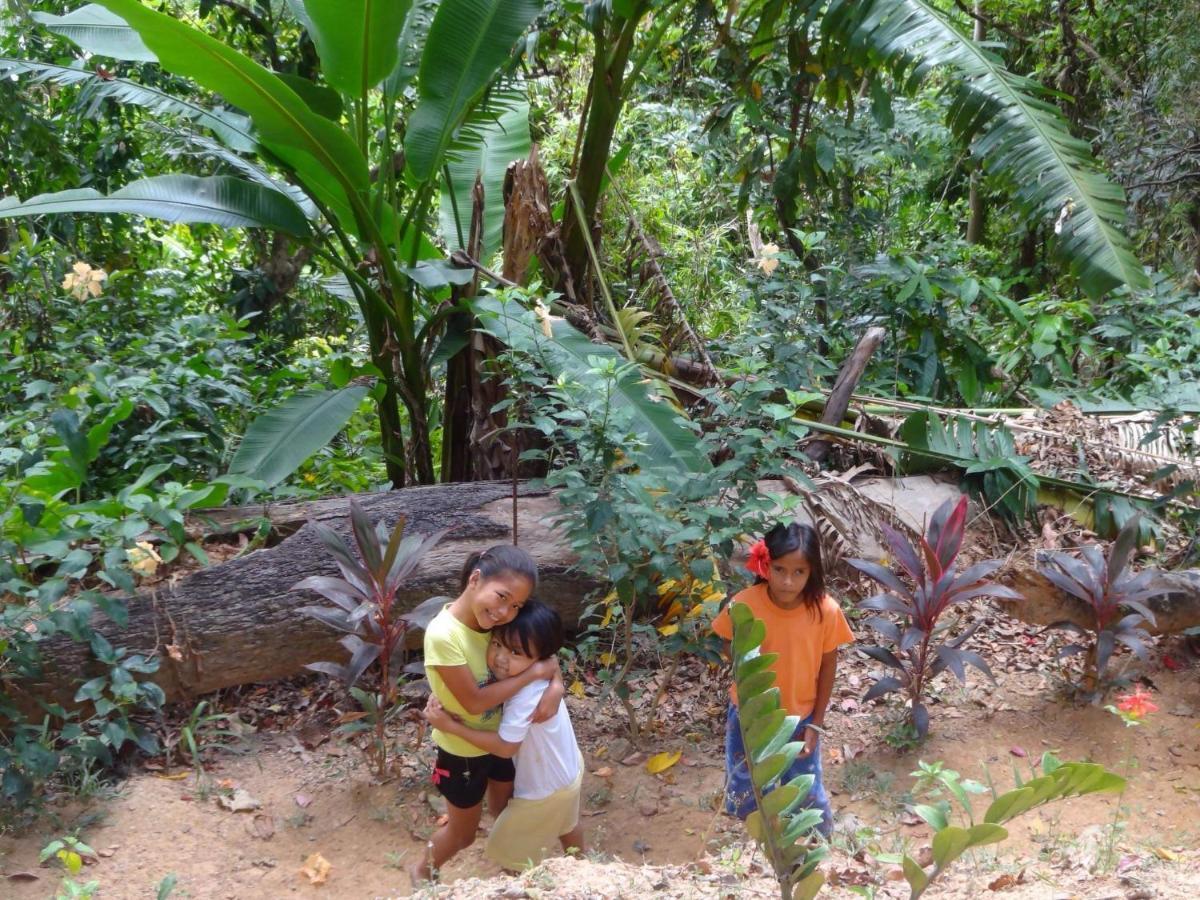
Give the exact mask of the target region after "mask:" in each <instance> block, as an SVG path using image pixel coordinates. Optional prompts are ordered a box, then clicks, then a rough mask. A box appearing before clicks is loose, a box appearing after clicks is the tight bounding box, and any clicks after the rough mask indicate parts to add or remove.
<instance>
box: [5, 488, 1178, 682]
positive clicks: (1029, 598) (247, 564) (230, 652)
mask: <svg viewBox="0 0 1200 900" xmlns="http://www.w3.org/2000/svg"><path fill="white" fill-rule="evenodd" d="M938 485H939V483H938V482H936V481H934V480H933V479H930V478H928V477H925V476H916V477H913V478H904V479H887V478H878V479H867V480H865V481H863V482H857V483H856V488H855V490H856V492H858V493H862V494H863V495H864V496H867V497H868V498H870V499H871V500H872V501H873V502H875V503H878V504H881V505H884V506H887V507H889V508H892V509H894V510H896V514H897V515H898V516H899V517H900V518H902V519H903V520H904V521H906V522H908V523H909V525H910V527H918V528H919V527H920V526H921V524H922V522H923V521H924V520H925V519H927V518H928V515H929V514H930V511H931V510H932V509H933V508H935V507H936V506H937V505H938V503H939V502H940V501H941V498H942V494H945V495H946V496H952V495H954V494H956V493H957V487H956V485H955V484H954V483H953V482H948V483H946V484H945V485H944V486H941V487H939V486H938ZM511 491H512V485H511V484H509V483H507V482H494V481H493V482H474V483H470V484H443V485H434V486H428V487H413V488H406V489H404V490H399V491H391V492H387V493H378V494H361V495H358V497H357V498H356V499H357V500H358V501H359V502H360V503H361V504H362V506H363V507H364V509H365V510H366V512H367V515H368V516H369V517H370V518H371V519H372V520H375V521H378V520H383V521H384V522H386V523H387V525H388V526H391V525H393V524H394V523H395V521H396V517H397V516H398V515H400V514H403V515H405V516H406V517H407V519H408V530H409V532H410V533H412V532H421V533H428V532H430V531H433V530H436V529H439V528H446V527H453V528H454V530H453V531H452V532H451V533H450V534H449V535H448V536H447V537H446V538H445V539H444V540H443V541H442V542H441V543H440V544H439V545H438V546H437V547H435V548H434V549H433V550H432V551H431V552H430V553H429V555H428V556H426V557H425V560H424V561H423V563H422V565H421V566H420V567H419V568H418V569H417V572H416V574H415V575H414V576H413V578H412V579H410V581H409V582H408V583H407V584H406V585H405V587H404V590H403V591H401V593H400V596H399V605H400V608H402V609H410V608H412V607H415V606H416V605H417V604H419V603H420V602H422V601H424V600H425V599H427V598H428V597H431V596H437V595H439V594H441V595H445V596H447V597H451V596H454V595H456V594H457V593H458V586H459V574H460V570H461V567H462V563H463V560H465V559H466V557H467V555H468V554H469V553H470V552H471V551H473V550H477V549H478V550H481V549H484V548H486V547H490V546H492V545H494V544H502V543H508V542H510V541H511V539H512V529H513V519H512V496H511ZM759 491H760V493H763V494H764V495H765V494H778V493H783V489H782V488H781V485H780V484H779V483H778V482H761V483H760V485H759ZM518 493H519V498H518V504H517V525H518V530H519V533H520V539H521V543H522V545H523V546H524V547H526V548H527V549H528V550H529V552H530V553H532V554H533V556H534V558H535V559H536V560H537V563H538V568H539V571H540V575H541V578H540V583H539V586H538V589H537V595H538V596H539V597H541V598H542V599H544V600H546V602H548V603H551V604H553V605H554V606H555V607H556V608H557V609H558V610H559V612H560V613H561V614H562V616H563V619H564V620H565V621H566V623H567V624H568V626H573V625H575V624H576V623H577V622H578V620H579V616H580V614H581V612H582V609H583V607H584V602H585V600H586V599H587V597H588V595H589V594H590V593H591V592H592V591H594V590H596V589H598V588H600V587H602V585H601V584H599V583H597V582H596V581H593V580H591V579H589V578H587V577H585V576H583V575H582V574H580V573H578V572H576V571H573V570H572V566H573V565H574V563H575V556H574V554H573V553H572V552H571V550H570V548H569V546H568V545H567V542H566V540H565V539H564V538H563V537H562V536H561V533H560V531H559V530H558V528H557V527H556V526H555V525H554V524H552V523H551V522H550V521H549V520H550V518H551V517H552V516H554V515H555V514H557V513H558V512H560V509H561V508H560V506H559V504H558V501H557V500H555V499H554V498H553V497H552V496H551V495H550V494H549V493H548V492H546V491H539V490H534V489H533V488H531V487H530V486H529V485H528V484H522V485H520V487H519V491H518ZM349 499H350V498H347V497H335V498H330V499H327V500H317V501H313V502H308V503H285V504H278V505H273V506H260V507H240V508H236V509H219V510H212V511H209V512H208V513H206V514H203V515H199V516H197V519H198V520H199V521H200V522H202V523H203V525H204V526H205V527H206V528H207V529H209V530H227V531H228V530H236V529H238V528H239V523H242V525H241V527H245V524H244V523H246V522H247V521H253V520H254V519H256V518H259V517H267V518H269V519H270V520H271V522H272V524H273V526H274V528H275V531H276V533H277V534H281V535H286V537H285V538H284V540H283V541H282V542H281V543H279V544H278V545H276V546H274V547H270V548H268V549H264V550H259V551H257V552H254V553H251V554H248V555H247V556H244V557H241V558H238V559H232V560H229V561H227V562H224V563H219V564H217V565H214V566H212V567H210V568H207V569H202V570H200V571H198V572H196V573H194V574H192V575H189V576H187V577H186V578H184V579H182V580H181V581H179V582H178V583H177V584H174V585H171V586H167V587H163V588H161V589H157V590H152V591H146V592H144V593H142V594H141V595H139V596H138V597H136V598H134V599H133V600H131V601H130V604H129V621H128V623H127V624H126V625H125V626H124V627H121V626H118V625H116V624H114V623H113V622H111V621H110V620H108V619H101V618H100V617H97V618H96V619H95V620H94V621H93V623H92V624H93V627H94V628H95V630H96V631H97V632H99V633H100V634H102V635H104V637H105V638H107V639H108V640H109V641H110V642H111V643H112V644H113V645H114V646H118V647H125V648H128V650H129V652H131V653H142V654H155V655H157V656H159V657H160V658H161V660H162V664H161V667H160V669H159V672H158V674H157V675H156V676H155V677H154V680H155V681H156V682H157V683H158V684H159V685H160V686H161V687H162V688H163V690H164V691H165V692H166V694H167V696H168V698H169V699H172V700H181V699H188V698H191V697H194V696H195V695H197V694H202V693H205V692H208V691H214V690H218V689H220V688H225V687H230V686H233V685H237V684H243V683H247V682H255V681H268V680H271V679H276V678H285V677H288V676H290V675H295V674H297V673H298V672H300V671H302V670H303V668H304V666H305V664H307V663H310V662H316V661H318V660H336V661H339V662H341V661H344V660H345V656H346V654H345V651H344V650H343V648H342V647H341V646H340V645H339V644H338V639H339V637H340V636H341V635H340V634H338V633H337V632H335V631H333V630H332V629H330V628H327V627H326V626H324V625H322V624H321V623H319V622H317V621H316V620H315V619H312V618H309V617H308V616H306V615H304V614H302V613H300V612H299V610H300V608H301V607H304V606H309V605H323V604H326V603H327V601H325V600H323V599H321V598H319V597H317V596H316V595H314V594H309V593H302V592H298V591H293V590H292V586H293V585H294V584H296V583H297V582H299V581H300V580H301V579H303V578H307V577H308V576H310V575H337V574H338V571H337V567H336V566H335V564H334V563H333V560H332V559H331V558H330V555H329V553H328V551H327V550H326V549H325V548H324V546H323V545H322V544H321V543H320V541H319V540H318V538H317V536H316V533H315V531H314V529H313V527H312V524H311V523H314V522H321V523H322V524H325V525H328V526H329V527H331V528H333V529H334V530H335V531H337V532H338V533H339V534H341V535H343V536H344V537H347V538H349V534H350V523H349V519H348V502H349ZM843 530H845V531H846V532H847V533H846V534H844V535H843V537H844V538H845V539H846V540H847V542H848V543H849V544H850V545H852V546H851V547H850V549H849V550H848V551H847V553H846V554H845V555H849V556H859V557H868V558H873V557H877V556H878V555H879V554H880V553H881V552H882V548H881V547H877V546H873V545H872V544H871V541H872V538H871V537H870V535H869V534H868V533H867V532H866V531H865V530H862V531H860V530H853V529H843ZM851 532H853V533H851ZM1015 558H1016V560H1017V561H1016V562H1014V563H1013V564H1011V565H1010V566H1008V567H1007V568H1006V569H1005V570H1003V571H1002V572H1001V573H1000V580H1002V581H1003V582H1004V583H1006V584H1009V585H1010V586H1011V587H1013V588H1015V589H1016V590H1018V591H1020V592H1021V593H1022V594H1023V595H1024V596H1025V597H1026V599H1025V600H1022V601H1019V602H1004V603H1000V602H998V603H997V605H998V607H999V608H1000V609H1001V610H1002V611H1003V612H1005V613H1007V614H1009V615H1013V616H1015V617H1017V618H1019V619H1021V620H1023V621H1025V622H1029V623H1031V624H1035V625H1050V624H1053V623H1055V622H1061V621H1071V622H1075V623H1076V624H1079V625H1081V626H1083V627H1088V626H1089V623H1090V621H1091V620H1090V618H1089V616H1088V610H1087V609H1086V608H1085V607H1084V606H1083V605H1082V604H1081V603H1080V602H1079V601H1077V600H1074V599H1073V598H1071V597H1068V596H1067V595H1065V594H1063V593H1062V592H1061V591H1058V590H1057V589H1055V588H1054V587H1053V586H1052V585H1051V584H1050V583H1049V582H1047V581H1046V580H1045V579H1044V578H1042V577H1041V575H1039V574H1038V573H1037V571H1036V569H1035V567H1034V565H1033V561H1032V554H1031V553H1019V554H1018V555H1017V556H1016V557H1015ZM741 562H742V557H740V556H737V555H735V558H734V559H733V560H732V561H731V565H732V566H733V568H734V569H735V570H740V565H741ZM1159 581H1160V583H1161V584H1162V586H1163V589H1164V591H1165V593H1164V595H1163V596H1160V597H1157V598H1153V599H1151V600H1150V601H1148V605H1149V606H1150V608H1151V609H1152V610H1154V611H1155V613H1156V614H1157V626H1156V627H1153V628H1151V629H1150V630H1151V631H1157V632H1162V633H1177V632H1180V631H1182V630H1183V629H1185V628H1189V627H1192V626H1195V625H1200V571H1197V570H1191V571H1184V572H1170V573H1164V574H1163V575H1162V576H1160V579H1159ZM418 642H419V635H417V634H414V635H413V636H412V638H411V640H410V645H411V646H417V644H418ZM41 650H42V659H43V660H44V667H43V668H44V670H43V677H42V678H41V679H40V680H39V681H37V682H36V683H27V684H24V685H21V686H20V687H21V689H22V691H21V692H22V694H24V696H26V697H30V696H33V697H39V698H42V699H44V700H47V701H50V700H58V701H59V702H63V703H68V704H69V703H70V701H71V697H72V696H73V694H74V690H75V685H77V684H78V683H79V681H80V680H81V679H85V678H88V677H92V676H93V675H96V674H99V673H100V669H99V668H98V667H96V666H95V665H94V663H93V661H92V659H91V654H90V651H89V648H88V647H87V645H84V644H77V643H75V642H73V641H71V640H70V639H69V638H68V637H65V636H62V637H55V638H52V639H50V640H48V641H46V642H45V643H44V644H42V647H41Z"/></svg>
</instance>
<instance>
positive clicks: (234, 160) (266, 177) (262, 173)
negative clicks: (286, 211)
mask: <svg viewBox="0 0 1200 900" xmlns="http://www.w3.org/2000/svg"><path fill="white" fill-rule="evenodd" d="M168 140H169V141H173V142H177V143H178V144H179V146H181V147H187V148H191V150H190V152H192V153H193V154H194V155H196V156H201V157H205V158H208V159H211V160H214V161H216V162H220V163H224V164H225V165H226V166H228V167H229V168H231V169H233V170H234V171H235V172H237V173H239V174H240V175H244V176H245V177H246V178H248V179H249V180H250V181H253V182H255V183H257V184H261V185H262V186H263V187H265V188H269V189H271V190H273V191H279V192H280V193H281V194H287V196H288V197H290V198H291V199H292V202H293V203H295V204H296V205H297V206H298V207H300V210H301V212H303V213H304V217H305V218H306V219H308V220H309V221H312V220H314V219H317V218H318V217H320V215H321V212H320V210H318V209H317V207H316V204H314V203H313V202H312V198H311V197H309V196H308V194H306V193H304V191H303V190H302V189H301V188H299V187H297V186H296V185H294V184H289V183H288V182H286V181H282V180H280V179H279V178H277V177H276V176H275V175H273V174H272V173H270V172H268V171H267V170H266V169H264V168H263V167H262V166H261V165H259V164H258V163H257V162H255V161H254V160H253V159H250V158H248V157H245V156H238V154H236V153H234V152H233V151H232V150H230V149H229V148H228V147H226V146H224V145H222V144H221V143H219V142H218V141H214V140H213V139H212V138H210V137H209V136H208V135H205V134H196V133H193V132H184V133H183V134H180V133H177V132H173V133H171V134H170V135H169V138H168Z"/></svg>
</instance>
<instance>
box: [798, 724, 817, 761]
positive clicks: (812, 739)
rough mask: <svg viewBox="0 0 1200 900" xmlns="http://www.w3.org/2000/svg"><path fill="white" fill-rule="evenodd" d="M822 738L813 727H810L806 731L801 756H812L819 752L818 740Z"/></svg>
mask: <svg viewBox="0 0 1200 900" xmlns="http://www.w3.org/2000/svg"><path fill="white" fill-rule="evenodd" d="M819 737H820V732H818V731H817V729H815V728H814V727H813V726H811V725H809V726H808V727H807V728H805V729H804V750H802V751H801V752H800V756H812V755H813V754H814V753H816V752H817V740H818V739H819Z"/></svg>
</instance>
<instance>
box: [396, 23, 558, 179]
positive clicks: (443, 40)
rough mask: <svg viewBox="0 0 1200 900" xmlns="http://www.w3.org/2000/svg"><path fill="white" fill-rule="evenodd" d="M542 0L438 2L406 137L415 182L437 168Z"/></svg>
mask: <svg viewBox="0 0 1200 900" xmlns="http://www.w3.org/2000/svg"><path fill="white" fill-rule="evenodd" d="M541 11H542V3H541V2H540V0H441V2H440V3H439V4H438V7H437V12H436V13H435V14H434V17H433V23H432V24H431V25H430V27H429V36H428V38H426V41H425V50H424V52H423V53H422V55H421V68H420V72H419V75H418V95H417V108H416V109H415V110H413V114H412V116H411V117H410V118H409V122H408V132H407V133H406V135H405V138H404V150H405V153H406V154H407V161H408V168H409V171H410V172H411V173H412V176H413V177H414V178H415V179H416V180H417V181H429V180H431V179H432V178H433V177H434V176H435V175H436V174H437V172H438V169H439V168H440V167H441V164H442V162H443V160H444V158H445V155H446V151H447V150H448V149H449V148H450V143H451V140H452V138H453V135H454V133H455V132H456V131H457V130H458V128H459V126H460V125H462V124H463V123H464V122H465V121H466V119H467V115H468V114H469V113H470V111H471V109H472V108H473V107H474V106H475V104H476V103H477V102H478V101H479V99H480V98H481V97H482V96H483V93H484V91H486V90H487V88H488V86H489V85H490V84H491V83H492V79H493V78H494V77H495V75H496V71H497V70H498V69H499V68H500V65H501V64H502V63H503V62H504V61H505V60H506V59H508V56H509V53H510V52H511V51H512V48H513V45H514V44H516V42H517V39H518V38H519V37H520V36H521V35H522V34H524V33H525V29H526V28H528V27H529V25H530V23H532V22H533V20H534V19H535V18H536V17H537V15H538V13H540V12H541Z"/></svg>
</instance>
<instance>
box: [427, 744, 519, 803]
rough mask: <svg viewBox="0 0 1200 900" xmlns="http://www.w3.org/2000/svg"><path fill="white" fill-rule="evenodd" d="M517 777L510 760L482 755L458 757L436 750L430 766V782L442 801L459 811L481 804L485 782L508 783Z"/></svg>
mask: <svg viewBox="0 0 1200 900" xmlns="http://www.w3.org/2000/svg"><path fill="white" fill-rule="evenodd" d="M516 777H517V769H516V766H514V765H513V761H512V760H511V759H505V758H504V757H503V756H496V755H495V754H493V753H485V754H483V755H482V756H459V755H458V754H456V753H449V752H447V751H445V750H443V749H442V748H441V747H438V752H437V762H436V763H434V766H433V783H434V784H435V785H437V789H438V792H439V793H440V794H441V795H442V796H443V797H445V798H446V802H447V803H449V804H451V805H452V806H457V807H458V808H459V809H470V808H471V807H472V806H477V805H479V803H481V802H482V801H483V795H484V794H486V793H487V784H488V781H489V780H490V781H509V782H511V781H512V780H513V779H514V778H516Z"/></svg>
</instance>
